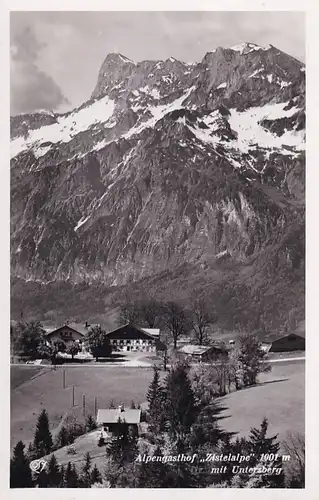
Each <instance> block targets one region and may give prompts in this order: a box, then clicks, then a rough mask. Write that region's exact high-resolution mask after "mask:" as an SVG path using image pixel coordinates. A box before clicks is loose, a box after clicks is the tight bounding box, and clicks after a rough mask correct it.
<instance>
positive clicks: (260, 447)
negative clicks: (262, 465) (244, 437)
mask: <svg viewBox="0 0 319 500" xmlns="http://www.w3.org/2000/svg"><path fill="white" fill-rule="evenodd" d="M267 430H268V420H267V418H264V419H263V421H262V423H261V426H260V428H259V429H257V428H252V429H251V430H250V435H249V439H248V442H249V444H250V445H251V447H252V450H253V453H255V455H256V457H260V456H261V455H262V454H265V453H273V454H276V453H278V452H279V448H280V444H279V443H278V442H277V441H276V440H277V437H278V435H276V436H272V437H268V436H267Z"/></svg>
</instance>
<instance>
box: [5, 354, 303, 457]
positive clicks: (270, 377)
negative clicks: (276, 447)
mask: <svg viewBox="0 0 319 500" xmlns="http://www.w3.org/2000/svg"><path fill="white" fill-rule="evenodd" d="M39 370H42V371H39ZM63 370H65V373H66V377H65V379H66V388H65V389H64V388H63ZM34 375H36V376H35V377H34ZM32 377H34V378H32ZM151 379H152V369H151V368H124V367H120V368H119V367H103V366H101V367H99V366H82V367H67V366H65V367H63V368H62V367H59V368H57V370H55V371H54V370H52V369H51V368H50V367H48V368H43V367H42V368H39V367H26V366H21V367H20V366H12V367H11V380H13V381H15V383H13V385H12V386H11V444H12V445H14V444H16V442H17V441H18V440H19V439H22V440H23V441H24V442H26V443H27V442H28V441H29V440H31V439H32V438H33V434H34V429H35V423H36V418H37V415H38V414H39V413H40V411H41V410H42V409H43V408H45V409H46V410H47V411H48V414H49V418H50V423H51V429H52V431H53V434H54V430H55V429H57V427H58V426H59V424H60V422H61V421H62V419H63V417H64V416H65V414H66V412H68V411H70V410H71V407H72V399H73V398H72V392H73V391H72V386H74V388H75V408H74V411H73V412H75V413H76V415H77V416H79V417H81V416H82V396H83V394H85V403H86V414H89V413H91V414H93V413H94V398H95V397H96V398H97V406H98V408H103V407H104V408H105V407H106V408H107V407H108V406H109V403H110V401H111V400H113V401H114V404H115V405H118V404H120V403H124V404H125V405H129V404H130V403H131V401H132V399H133V400H134V401H135V403H143V402H145V394H146V392H147V389H148V386H149V383H150V381H151ZM18 382H19V383H18ZM304 399H305V363H304V362H293V361H292V362H288V363H276V364H274V365H273V367H272V371H271V372H270V373H267V374H262V375H261V376H260V384H259V385H257V386H255V387H251V388H247V389H242V390H240V391H238V392H234V393H231V394H228V395H227V396H225V397H224V398H222V401H221V403H222V406H223V407H225V408H226V410H225V411H224V412H223V414H222V415H223V417H224V418H223V419H222V420H221V422H220V424H221V426H222V427H224V428H225V429H227V430H229V431H232V432H238V433H239V434H240V435H243V436H244V435H247V434H248V433H249V430H250V428H251V427H252V426H257V427H258V426H259V425H260V423H261V421H262V419H263V417H264V416H266V417H267V418H268V420H269V432H270V433H272V434H277V433H278V434H279V439H283V438H284V436H285V433H286V432H287V431H296V432H301V433H304V407H305V402H304ZM97 451H98V450H97Z"/></svg>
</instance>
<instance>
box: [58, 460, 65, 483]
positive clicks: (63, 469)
mask: <svg viewBox="0 0 319 500" xmlns="http://www.w3.org/2000/svg"><path fill="white" fill-rule="evenodd" d="M59 487H60V488H65V467H64V465H61V467H60V483H59Z"/></svg>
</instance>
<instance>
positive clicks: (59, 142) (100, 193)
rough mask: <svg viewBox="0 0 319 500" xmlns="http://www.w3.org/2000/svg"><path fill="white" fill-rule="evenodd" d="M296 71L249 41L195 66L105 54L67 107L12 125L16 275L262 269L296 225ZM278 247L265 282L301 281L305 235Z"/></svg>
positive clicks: (300, 123)
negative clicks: (89, 85) (85, 96)
mask: <svg viewBox="0 0 319 500" xmlns="http://www.w3.org/2000/svg"><path fill="white" fill-rule="evenodd" d="M304 68H305V67H304V65H303V64H302V63H301V62H299V61H297V60H296V59H295V58H292V57H291V56H289V55H287V54H285V53H283V52H282V51H280V50H279V49H276V48H275V47H273V46H271V47H269V48H261V47H259V46H256V45H254V44H250V43H246V44H243V45H241V46H238V47H236V48H235V49H234V48H230V49H222V48H221V49H220V48H217V49H215V50H214V51H213V52H208V53H207V54H206V55H205V56H204V58H203V59H202V61H201V62H199V63H195V64H190V63H181V62H180V61H177V60H176V59H174V58H169V59H167V60H166V61H152V62H151V61H143V62H141V63H134V62H132V61H130V60H128V58H126V57H125V56H122V55H121V54H109V55H108V56H107V57H106V58H105V60H104V62H103V63H102V65H101V68H100V71H99V74H98V79H97V84H96V86H95V89H94V90H93V93H92V96H91V98H90V99H89V100H88V101H87V102H85V103H83V105H81V106H79V107H78V108H77V109H75V110H73V111H71V112H68V113H63V114H55V113H53V114H52V113H42V114H41V113H35V114H34V115H23V116H22V117H14V118H12V119H11V136H12V141H11V147H12V160H11V207H12V208H11V255H12V260H11V270H12V276H13V279H14V280H16V279H18V281H19V280H25V281H28V280H29V282H30V281H33V282H36V281H38V282H42V283H54V282H57V281H65V282H69V283H70V286H73V285H72V284H76V283H78V284H80V283H82V282H87V283H91V284H98V283H101V284H103V286H105V287H106V288H107V287H110V286H111V287H114V286H120V287H123V286H129V285H130V284H131V283H132V282H134V283H142V282H143V280H148V282H152V280H154V279H155V278H154V277H156V276H160V275H161V274H162V273H165V272H166V271H169V274H170V273H171V275H174V269H178V268H183V266H185V265H186V266H187V265H190V266H195V268H196V269H198V270H200V269H206V273H207V275H209V274H210V273H211V272H212V273H213V274H214V272H215V271H211V269H215V267H216V265H217V267H218V265H219V263H220V259H221V258H224V257H225V256H227V259H228V260H229V261H230V262H231V263H232V265H233V266H235V267H236V266H237V267H238V266H239V267H241V266H243V265H244V266H246V265H247V266H248V267H247V269H248V268H249V266H251V265H252V266H253V269H254V273H255V275H257V274H258V272H259V271H258V265H259V264H260V262H261V261H262V259H263V256H267V258H266V261H267V259H269V262H268V261H267V262H268V263H269V267H272V266H273V264H270V261H273V259H274V257H273V248H275V246H276V245H277V246H278V245H279V247H280V245H281V244H282V242H285V241H286V240H287V235H289V232H290V228H291V227H292V225H293V224H294V223H295V222H296V221H299V222H298V224H299V228H300V229H299V231H301V233H300V234H302V231H303V224H304V221H303V212H304V175H305V173H304V163H305V154H304V150H305V108H304V105H305V104H304V103H305V100H304V94H305V71H304ZM287 241H289V245H288V247H287V249H286V250H285V251H284V255H285V257H284V258H283V260H280V259H279V260H278V259H277V260H278V262H277V264H276V265H275V266H274V268H273V269H272V271H271V272H270V275H271V276H272V280H273V282H275V281H276V279H277V277H276V276H275V275H276V274H278V271H279V270H280V272H283V273H284V275H285V276H286V277H287V276H288V275H289V276H290V277H289V280H290V281H289V283H292V282H291V280H292V281H293V280H294V279H295V278H294V273H295V274H296V276H297V275H298V276H299V278H298V280H299V281H298V287H300V286H302V277H300V269H302V266H303V264H302V259H301V260H300V258H299V257H300V255H302V241H301V239H300V237H299V240H298V241H299V243H298V245H297V247H298V248H297V249H294V243H293V242H290V240H289V238H288V240H287ZM286 246H287V245H286ZM279 247H278V248H279ZM280 248H281V247H280ZM295 254H296V255H298V258H296V257H293V255H295ZM223 256H224V257H223ZM251 259H253V261H254V262H255V264H249V262H250V261H251ZM294 259H295V260H294ZM296 259H297V260H296ZM275 260H276V259H275ZM256 262H259V264H258V265H257V264H256ZM294 266H295V267H294ZM300 266H301V267H300ZM239 267H238V269H239ZM266 267H267V266H266ZM195 268H194V269H195ZM268 271H269V270H268ZM268 271H267V270H266V269H265V270H264V272H265V274H266V275H267V273H268ZM254 273H253V275H254ZM195 274H196V272H195ZM219 274H220V273H219ZM226 274H227V273H226ZM226 274H225V276H222V274H220V276H219V281H220V283H222V282H224V278H225V279H226ZM183 279H185V278H183ZM201 279H202V281H201V285H200V286H199V288H201V289H202V288H203V286H204V288H205V286H206V285H205V284H203V283H204V282H205V277H203V276H202V278H201ZM236 279H237V278H236ZM285 279H286V278H285ZM300 280H301V281H300ZM155 281H156V279H155ZM257 281H258V282H259V287H260V288H262V287H263V285H262V280H261V279H260V278H258V280H257ZM15 282H17V281H15ZM168 282H169V280H168ZM20 285H21V281H19V286H20ZM287 286H290V285H287ZM177 288H178V287H177ZM154 289H156V286H154ZM255 292H256V290H255V291H254V293H255ZM251 293H253V287H252V288H251ZM18 294H19V292H18ZM178 295H179V292H178V291H177V290H176V296H178ZM182 295H183V294H182ZM13 301H14V297H13ZM302 302H303V298H302V297H299V298H298V299H297V297H295V298H294V304H292V307H296V308H297V309H298V311H299V313H300V314H301V312H302V308H303V306H302ZM285 307H286V306H285ZM15 309H16V307H15ZM283 313H284V311H283ZM299 313H298V314H299ZM276 321H277V324H281V323H280V322H282V321H283V318H282V317H281V318H280V319H278V318H277V320H276Z"/></svg>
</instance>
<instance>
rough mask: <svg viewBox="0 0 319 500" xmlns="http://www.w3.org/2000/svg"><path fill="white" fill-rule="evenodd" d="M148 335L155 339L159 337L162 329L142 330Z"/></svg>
mask: <svg viewBox="0 0 319 500" xmlns="http://www.w3.org/2000/svg"><path fill="white" fill-rule="evenodd" d="M141 330H143V331H144V332H146V333H149V334H150V335H152V336H153V337H159V334H160V329H159V328H141Z"/></svg>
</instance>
